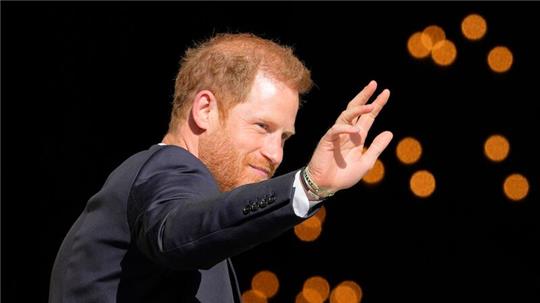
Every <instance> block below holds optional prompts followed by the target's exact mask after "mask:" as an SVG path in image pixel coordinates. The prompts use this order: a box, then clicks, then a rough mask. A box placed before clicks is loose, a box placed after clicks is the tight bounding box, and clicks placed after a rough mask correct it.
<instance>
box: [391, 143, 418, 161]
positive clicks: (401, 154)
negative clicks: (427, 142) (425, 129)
mask: <svg viewBox="0 0 540 303" xmlns="http://www.w3.org/2000/svg"><path fill="white" fill-rule="evenodd" d="M396 155H397V157H398V159H399V161H401V162H402V163H404V164H413V163H415V162H416V161H418V159H420V156H421V155H422V145H421V144H420V142H419V141H418V140H416V139H415V138H413V137H405V138H403V139H401V141H399V143H398V145H397V147H396Z"/></svg>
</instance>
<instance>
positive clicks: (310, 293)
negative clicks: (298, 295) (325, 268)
mask: <svg viewBox="0 0 540 303" xmlns="http://www.w3.org/2000/svg"><path fill="white" fill-rule="evenodd" d="M302 292H303V293H304V298H306V300H307V301H308V302H309V303H322V302H324V301H325V300H326V299H327V298H328V295H329V293H330V285H329V284H328V281H326V279H325V278H323V277H321V276H315V277H311V278H309V279H307V280H306V282H304V288H303V290H302Z"/></svg>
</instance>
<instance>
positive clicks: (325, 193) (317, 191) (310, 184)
mask: <svg viewBox="0 0 540 303" xmlns="http://www.w3.org/2000/svg"><path fill="white" fill-rule="evenodd" d="M300 180H301V181H302V184H303V185H304V189H305V190H306V195H307V196H308V199H309V200H312V201H313V200H324V199H326V198H329V197H331V196H333V195H334V192H333V191H331V190H329V189H325V188H322V187H320V186H319V185H318V184H317V183H316V182H315V181H314V180H313V177H312V175H311V172H310V170H309V165H308V166H305V167H304V168H302V170H301V171H300Z"/></svg>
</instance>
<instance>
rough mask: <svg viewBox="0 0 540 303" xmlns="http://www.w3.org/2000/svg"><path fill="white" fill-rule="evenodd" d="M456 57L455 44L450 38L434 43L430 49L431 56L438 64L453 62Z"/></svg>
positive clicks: (446, 64) (445, 64)
mask: <svg viewBox="0 0 540 303" xmlns="http://www.w3.org/2000/svg"><path fill="white" fill-rule="evenodd" d="M456 57H457V49H456V45H455V44H454V42H452V41H450V40H441V41H439V42H437V43H435V44H434V45H433V49H432V50H431V58H432V59H433V61H434V62H435V63H436V64H438V65H440V66H448V65H450V64H452V63H454V61H455V60H456Z"/></svg>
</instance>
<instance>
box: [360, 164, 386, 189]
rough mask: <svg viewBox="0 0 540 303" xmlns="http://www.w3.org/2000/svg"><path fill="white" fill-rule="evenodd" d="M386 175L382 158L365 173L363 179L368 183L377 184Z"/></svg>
mask: <svg viewBox="0 0 540 303" xmlns="http://www.w3.org/2000/svg"><path fill="white" fill-rule="evenodd" d="M383 177H384V165H383V163H382V161H381V160H379V159H377V160H376V161H375V164H374V165H373V167H372V168H371V169H370V170H369V171H368V172H367V173H366V174H365V175H364V177H363V178H362V180H363V181H364V182H366V183H368V184H375V183H378V182H380V181H381V180H382V178H383Z"/></svg>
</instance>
